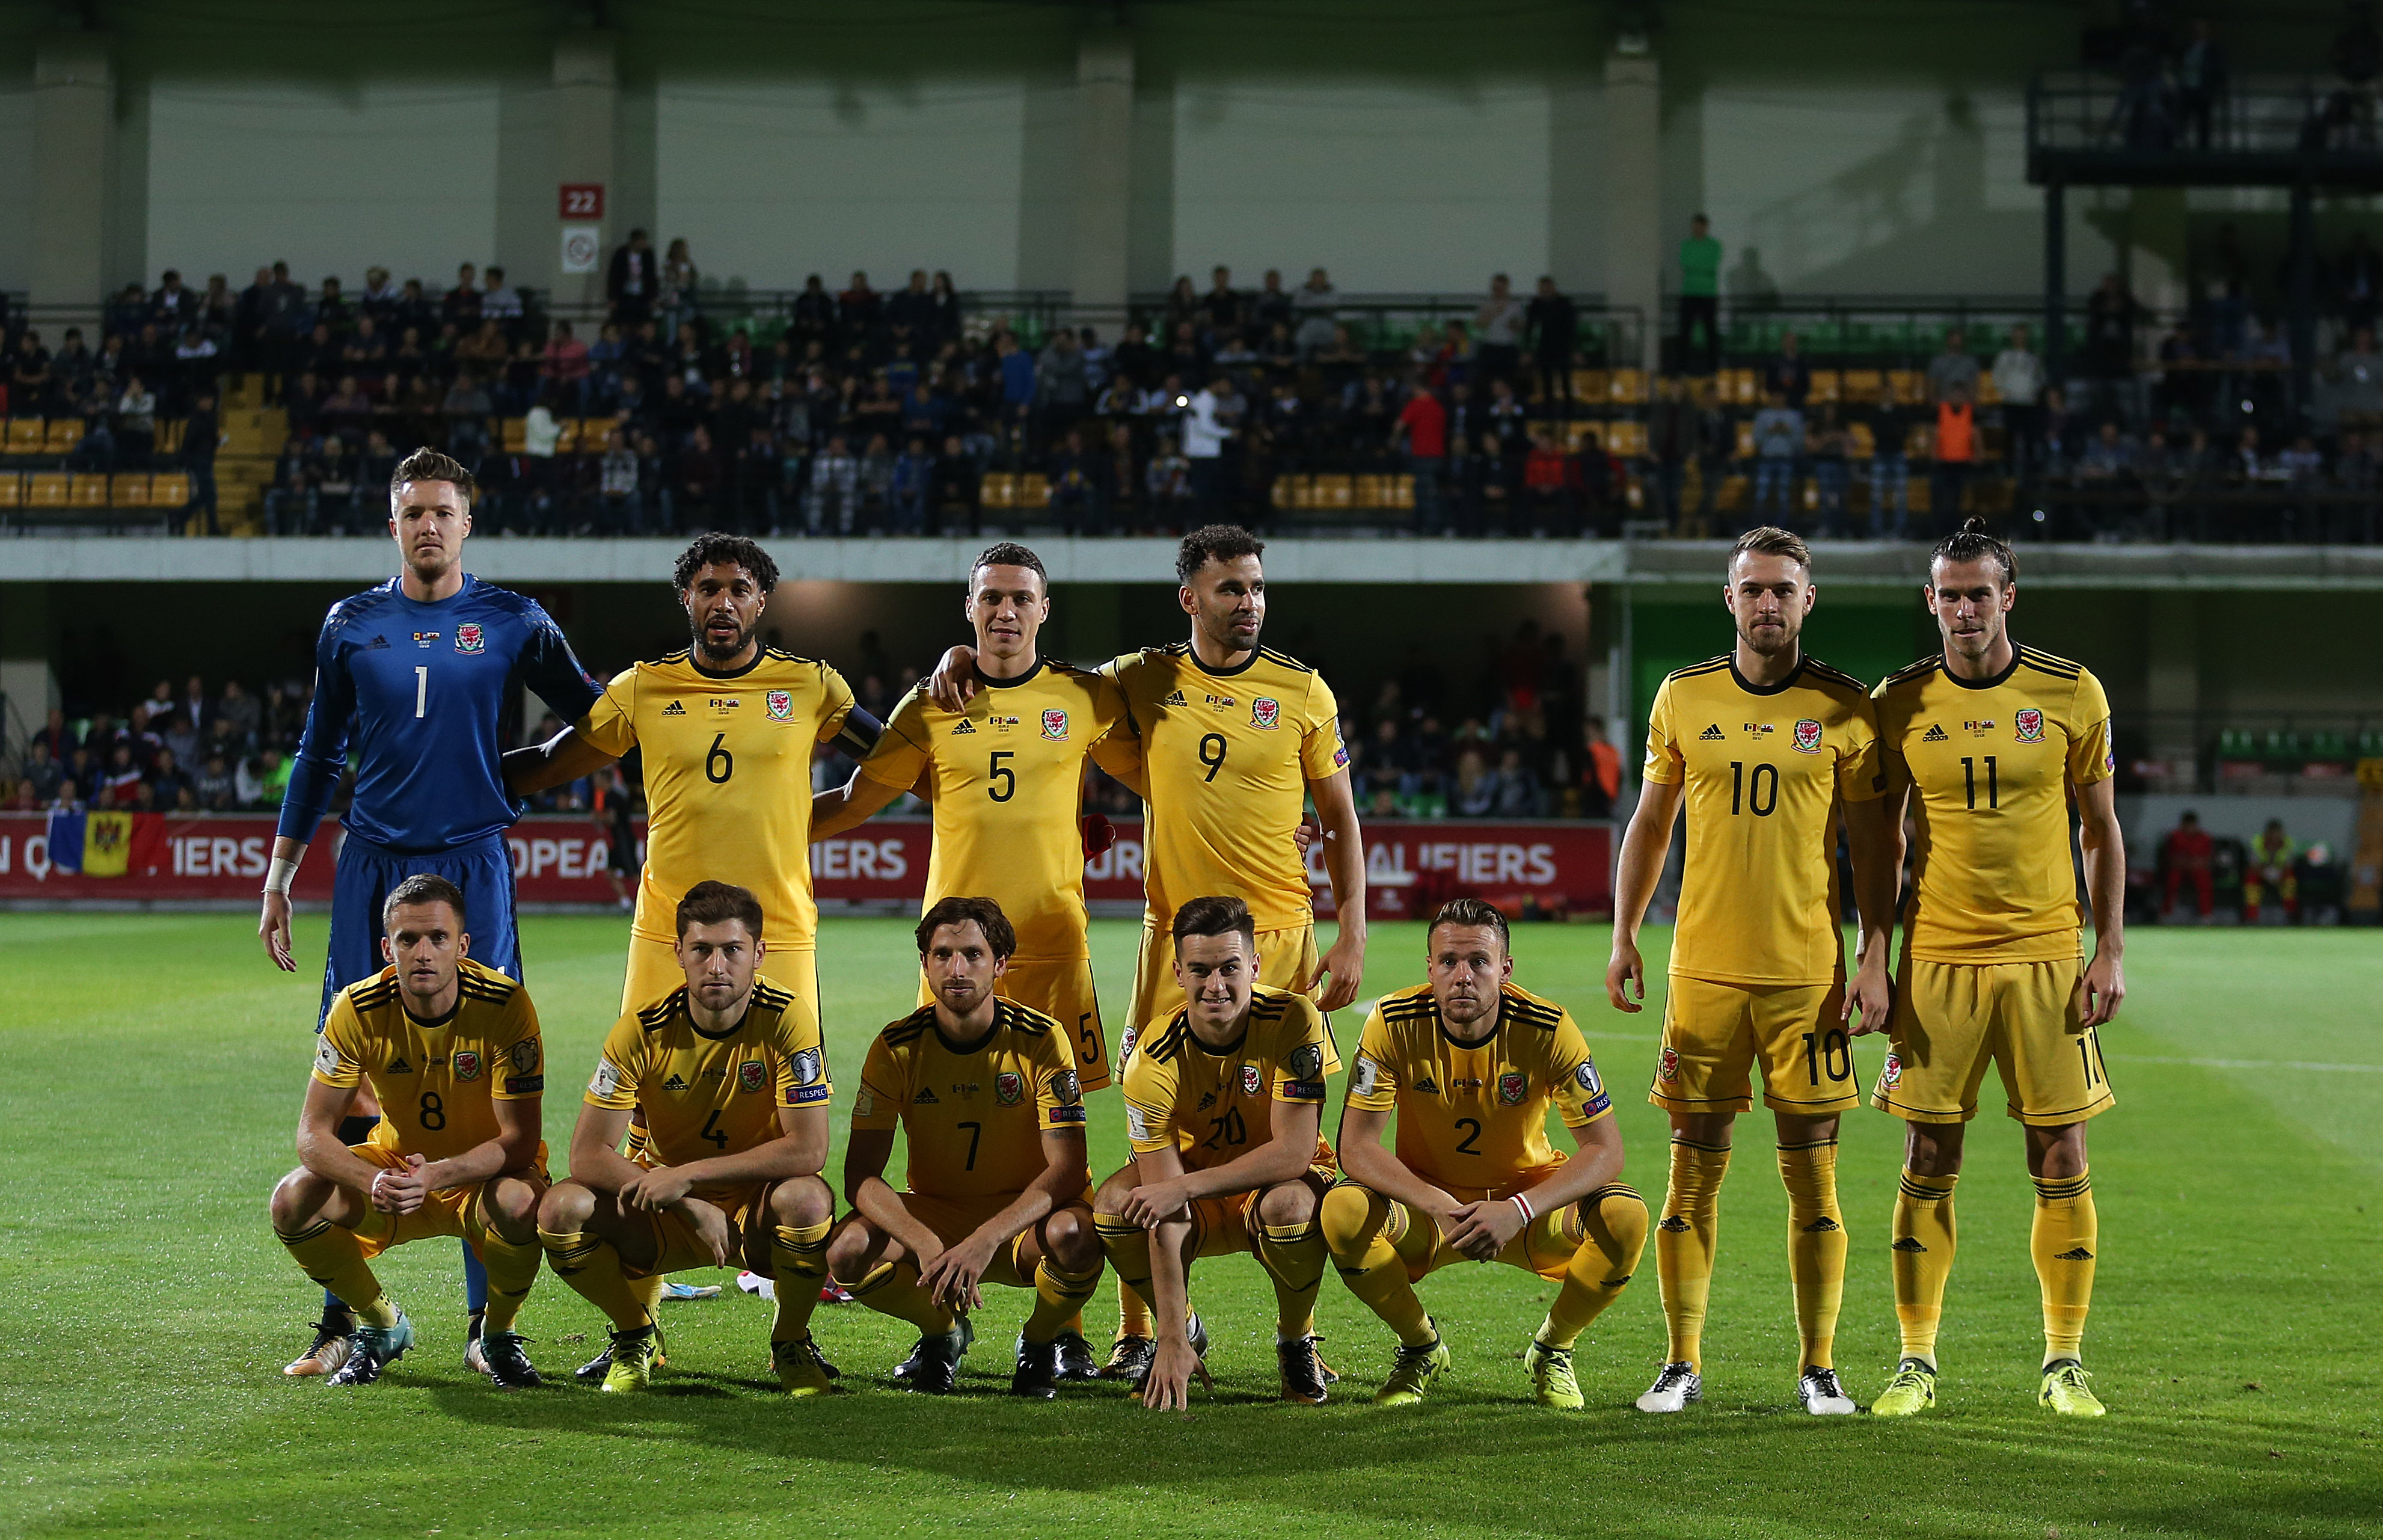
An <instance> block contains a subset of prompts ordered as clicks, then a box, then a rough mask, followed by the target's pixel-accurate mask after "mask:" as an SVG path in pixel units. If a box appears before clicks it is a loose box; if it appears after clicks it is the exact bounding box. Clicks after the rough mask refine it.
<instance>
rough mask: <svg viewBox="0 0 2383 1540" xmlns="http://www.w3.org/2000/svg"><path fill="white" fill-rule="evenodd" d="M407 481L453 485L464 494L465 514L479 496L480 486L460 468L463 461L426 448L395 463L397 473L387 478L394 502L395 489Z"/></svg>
mask: <svg viewBox="0 0 2383 1540" xmlns="http://www.w3.org/2000/svg"><path fill="white" fill-rule="evenodd" d="M409 481H445V482H451V483H453V484H454V486H455V487H456V489H457V490H459V491H461V492H462V493H463V507H464V508H465V509H466V510H467V511H468V510H469V509H470V508H471V506H472V503H473V501H474V499H477V498H478V497H479V495H480V484H479V483H478V482H476V481H475V480H473V479H472V473H471V472H469V471H467V470H465V469H463V462H462V461H460V460H457V459H455V458H454V457H453V456H452V455H446V454H441V453H439V452H438V450H434V449H431V448H429V447H428V446H427V445H425V446H424V447H423V448H421V449H418V450H414V452H413V453H412V454H409V455H407V456H406V457H405V458H404V459H403V460H401V461H399V462H397V469H396V471H394V472H393V473H391V474H390V475H389V496H390V498H391V499H394V498H395V497H396V496H397V489H398V488H399V487H402V486H404V485H405V484H406V483H407V482H409Z"/></svg>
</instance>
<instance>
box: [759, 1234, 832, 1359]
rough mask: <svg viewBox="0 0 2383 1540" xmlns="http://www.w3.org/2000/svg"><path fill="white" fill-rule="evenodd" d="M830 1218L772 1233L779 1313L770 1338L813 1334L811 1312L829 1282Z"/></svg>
mask: <svg viewBox="0 0 2383 1540" xmlns="http://www.w3.org/2000/svg"><path fill="white" fill-rule="evenodd" d="M831 1228H833V1226H831V1225H830V1224H829V1223H828V1222H827V1221H825V1220H821V1222H820V1223H818V1224H816V1225H780V1226H776V1227H775V1229H774V1230H773V1231H772V1234H771V1237H770V1264H771V1266H772V1267H773V1268H775V1269H776V1270H777V1274H778V1276H777V1279H776V1283H777V1291H776V1292H777V1296H778V1313H777V1314H776V1315H775V1316H774V1317H772V1320H771V1322H770V1340H771V1341H772V1342H799V1341H801V1340H802V1339H803V1338H804V1337H809V1336H810V1334H811V1312H813V1311H815V1310H817V1309H818V1308H819V1298H820V1288H821V1286H822V1285H823V1284H825V1283H826V1282H827V1232H828V1231H829V1230H830V1229H831Z"/></svg>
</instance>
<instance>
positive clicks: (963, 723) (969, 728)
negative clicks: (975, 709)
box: [952, 717, 976, 738]
mask: <svg viewBox="0 0 2383 1540" xmlns="http://www.w3.org/2000/svg"><path fill="white" fill-rule="evenodd" d="M975 731H976V723H974V722H972V721H969V720H968V719H967V718H965V717H963V718H961V719H960V720H959V721H957V722H955V723H953V724H952V736H953V737H955V738H957V737H958V736H959V735H960V734H961V733H974V732H975Z"/></svg>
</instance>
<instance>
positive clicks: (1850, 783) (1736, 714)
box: [1605, 529, 1895, 1413]
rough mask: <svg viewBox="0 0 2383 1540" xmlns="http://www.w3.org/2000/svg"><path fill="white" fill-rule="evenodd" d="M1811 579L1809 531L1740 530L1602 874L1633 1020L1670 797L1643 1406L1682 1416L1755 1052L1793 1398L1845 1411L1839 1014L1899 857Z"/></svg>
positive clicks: (1843, 1063) (1862, 984)
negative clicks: (1786, 1288) (1815, 633)
mask: <svg viewBox="0 0 2383 1540" xmlns="http://www.w3.org/2000/svg"><path fill="white" fill-rule="evenodd" d="M1819 592H1820V591H1819V589H1818V588H1817V587H1815V586H1814V585H1813V583H1812V566H1811V554H1810V552H1809V551H1808V550H1807V549H1806V548H1805V547H1804V543H1803V541H1801V540H1799V539H1797V537H1796V536H1793V535H1791V534H1789V533H1787V532H1786V531H1785V530H1781V529H1757V530H1754V531H1751V532H1750V533H1748V534H1747V535H1746V536H1744V537H1743V538H1741V539H1740V540H1739V541H1738V543H1737V548H1736V549H1735V550H1734V551H1733V552H1731V554H1730V559H1729V564H1728V571H1727V581H1726V582H1725V583H1724V585H1722V604H1723V605H1724V606H1725V607H1726V608H1727V609H1728V610H1729V612H1730V614H1731V616H1732V618H1733V619H1734V620H1735V622H1736V626H1737V640H1736V645H1735V647H1734V648H1733V649H1732V650H1731V651H1729V652H1727V653H1725V654H1723V655H1722V656H1721V657H1719V658H1714V659H1708V660H1707V661H1705V662H1702V663H1698V664H1695V665H1693V666H1691V667H1689V668H1685V669H1682V670H1679V671H1677V672H1675V673H1673V674H1672V675H1671V676H1670V677H1669V678H1667V679H1665V680H1664V681H1663V683H1662V685H1661V688H1659V689H1658V690H1657V691H1656V693H1655V701H1654V706H1653V709H1652V711H1651V713H1650V714H1649V717H1648V724H1647V764H1646V770H1645V787H1644V790H1643V792H1642V793H1641V795H1640V796H1639V800H1638V808H1637V811H1636V813H1635V814H1634V815H1632V817H1631V820H1630V829H1629V832H1628V833H1627V834H1626V835H1625V836H1624V840H1623V844H1622V858H1621V861H1620V863H1619V865H1618V867H1617V869H1616V872H1615V877H1614V906H1613V958H1612V961H1611V964H1610V965H1609V967H1607V970H1606V976H1605V984H1606V992H1607V996H1608V998H1609V1000H1610V1001H1611V1004H1612V1005H1613V1006H1614V1008H1615V1009H1617V1010H1621V1011H1625V1012H1636V1011H1637V1010H1638V1009H1639V1008H1640V1005H1639V1002H1640V1001H1643V1000H1644V999H1645V998H1646V988H1647V986H1646V970H1645V965H1644V964H1643V963H1642V962H1641V961H1640V959H1639V955H1638V927H1639V923H1640V921H1641V920H1642V919H1644V918H1645V917H1646V913H1647V904H1648V899H1649V898H1650V897H1651V896H1652V895H1653V893H1654V890H1655V880H1656V878H1657V876H1658V875H1660V873H1661V869H1662V865H1663V858H1664V855H1665V853H1666V851H1667V850H1668V849H1669V848H1670V845H1671V841H1672V828H1673V823H1674V821H1675V820H1676V819H1678V818H1679V816H1680V809H1681V807H1682V805H1683V804H1684V803H1685V806H1686V807H1687V814H1688V820H1687V821H1688V850H1687V862H1686V865H1685V868H1684V869H1683V873H1682V876H1681V880H1680V909H1679V926H1678V930H1677V931H1676V932H1675V933H1674V935H1673V941H1672V958H1671V979H1670V989H1669V992H1668V994H1667V997H1666V999H1665V1002H1664V1006H1663V1043H1662V1050H1661V1057H1660V1058H1659V1060H1658V1061H1657V1065H1656V1068H1655V1079H1654V1086H1653V1089H1652V1090H1651V1091H1650V1092H1649V1093H1648V1100H1649V1101H1651V1102H1653V1103H1655V1104H1656V1105H1657V1106H1659V1107H1661V1108H1663V1109H1664V1110H1665V1111H1666V1112H1668V1113H1670V1114H1671V1118H1672V1171H1671V1182H1670V1189H1669V1191H1668V1192H1667V1193H1666V1195H1665V1198H1664V1201H1663V1219H1662V1223H1661V1225H1660V1226H1658V1227H1657V1229H1656V1233H1655V1257H1656V1263H1657V1266H1658V1268H1659V1270H1660V1272H1661V1275H1662V1281H1663V1314H1664V1319H1665V1322H1666V1324H1668V1326H1669V1328H1670V1337H1671V1343H1670V1349H1669V1350H1668V1351H1667V1352H1666V1354H1665V1355H1664V1364H1663V1368H1662V1370H1661V1373H1660V1374H1658V1375H1657V1377H1656V1380H1655V1384H1654V1385H1653V1386H1652V1387H1650V1388H1649V1389H1648V1392H1647V1394H1646V1395H1644V1396H1642V1397H1640V1398H1639V1400H1638V1408H1639V1410H1640V1411H1681V1410H1683V1409H1684V1408H1685V1406H1686V1405H1687V1403H1688V1402H1690V1401H1692V1400H1696V1399H1698V1398H1699V1397H1700V1396H1701V1394H1702V1388H1703V1382H1702V1378H1701V1376H1702V1374H1703V1346H1702V1338H1703V1332H1704V1318H1705V1300H1706V1296H1707V1290H1708V1287H1709V1285H1710V1279H1711V1276H1712V1263H1713V1247H1714V1220H1715V1214H1716V1213H1717V1211H1718V1205H1719V1201H1720V1195H1721V1182H1722V1173H1723V1172H1724V1171H1725V1170H1726V1169H1727V1167H1728V1164H1729V1155H1730V1132H1731V1126H1732V1124H1733V1123H1734V1122H1735V1118H1736V1116H1737V1115H1738V1114H1739V1113H1742V1112H1746V1111H1747V1110H1749V1109H1750V1108H1751V1107H1752V1106H1753V1104H1754V1096H1753V1093H1754V1086H1753V1078H1752V1071H1753V1066H1754V1064H1755V1061H1756V1060H1758V1059H1759V1060H1760V1061H1761V1065H1762V1078H1763V1097H1762V1099H1763V1101H1764V1103H1766V1104H1767V1105H1768V1106H1769V1107H1770V1108H1771V1111H1772V1115H1774V1116H1775V1118H1776V1119H1777V1122H1778V1129H1779V1174H1780V1178H1781V1180H1782V1181H1784V1183H1785V1184H1786V1188H1787V1194H1788V1209H1789V1219H1788V1227H1787V1256H1788V1266H1789V1272H1790V1274H1791V1275H1793V1277H1794V1279H1795V1294H1796V1322H1797V1338H1798V1341H1797V1361H1796V1366H1795V1367H1796V1369H1797V1395H1798V1398H1800V1399H1801V1401H1802V1402H1803V1404H1804V1407H1805V1410H1807V1411H1811V1412H1815V1413H1844V1412H1850V1411H1853V1410H1854V1403H1853V1402H1852V1400H1851V1399H1850V1398H1847V1397H1846V1394H1845V1392H1844V1390H1843V1388H1842V1387H1841V1386H1838V1384H1837V1381H1836V1374H1835V1366H1834V1358H1833V1356H1832V1355H1833V1351H1834V1338H1835V1335H1836V1320H1837V1311H1838V1304H1839V1300H1840V1298H1841V1296H1842V1294H1843V1292H1844V1284H1845V1256H1846V1232H1845V1226H1844V1222H1843V1220H1842V1218H1841V1217H1840V1216H1839V1214H1838V1212H1837V1200H1836V1140H1837V1118H1838V1116H1839V1115H1840V1114H1842V1113H1844V1112H1845V1111H1846V1110H1847V1109H1848V1108H1851V1107H1855V1106H1858V1105H1859V1104H1860V1097H1861V1092H1860V1087H1859V1086H1858V1084H1857V1082H1856V1080H1855V1078H1854V1068H1853V1053H1852V1051H1851V1048H1850V1046H1849V1036H1848V1033H1849V1028H1850V1026H1851V1025H1852V1024H1851V1023H1850V1022H1849V1020H1848V1017H1849V1016H1850V1015H1851V1014H1852V1013H1853V1012H1854V1011H1855V1010H1856V1009H1857V1008H1858V1009H1859V1011H1860V1012H1861V1019H1862V1022H1863V1023H1864V1024H1868V1025H1876V1024H1877V1023H1879V1022H1882V1021H1883V1020H1884V1019H1885V1015H1886V1009H1887V976H1886V943H1885V937H1886V928H1887V926H1888V924H1889V923H1890V922H1891V916H1890V915H1889V913H1888V910H1889V909H1890V908H1891V906H1893V904H1894V898H1895V887H1894V881H1895V877H1894V874H1895V865H1894V862H1893V860H1892V858H1891V857H1890V856H1888V855H1887V854H1886V829H1885V820H1884V818H1883V813H1882V809H1883V807H1884V804H1883V802H1882V801H1881V800H1880V796H1881V791H1882V787H1881V783H1880V779H1879V764H1878V742H1877V740H1878V733H1877V730H1876V728H1875V726H1874V719H1873V717H1872V715H1871V704H1870V699H1869V692H1868V691H1867V690H1865V689H1864V688H1863V687H1862V685H1861V684H1860V682H1859V681H1858V680H1856V679H1854V678H1853V677H1851V676H1850V675H1847V674H1843V673H1840V672H1838V671H1836V670H1834V669H1832V668H1830V667H1829V666H1828V665H1827V664H1825V663H1822V662H1821V661H1820V660H1819V659H1814V658H1810V657H1808V656H1806V654H1805V653H1804V650H1803V646H1802V642H1801V636H1802V634H1803V629H1804V618H1805V616H1806V615H1808V614H1809V613H1810V611H1811V609H1812V606H1813V604H1814V603H1815V601H1816V599H1817V598H1818V595H1819ZM1840 818H1842V819H1843V820H1844V823H1845V828H1846V835H1847V838H1848V840H1849V842H1850V843H1851V844H1852V848H1853V857H1854V875H1855V882H1856V887H1857V896H1858V900H1859V907H1860V911H1861V918H1862V923H1863V930H1862V935H1863V947H1862V951H1861V967H1860V972H1859V974H1858V977H1857V978H1856V979H1855V981H1854V987H1853V988H1852V990H1850V991H1847V990H1846V988H1845V987H1844V980H1845V974H1846V968H1845V960H1844V942H1843V938H1842V934H1841V932H1840V930H1839V927H1838V908H1839V902H1840V901H1839V898H1838V895H1837V893H1835V874H1836V862H1835V851H1836V826H1837V821H1838V819H1840Z"/></svg>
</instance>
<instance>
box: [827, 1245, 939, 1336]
mask: <svg viewBox="0 0 2383 1540" xmlns="http://www.w3.org/2000/svg"><path fill="white" fill-rule="evenodd" d="M852 1297H853V1298H854V1299H855V1300H858V1301H859V1302H860V1303H862V1304H864V1305H867V1306H868V1307H869V1308H870V1309H871V1310H873V1311H876V1312H879V1313H880V1314H883V1315H890V1316H892V1317H894V1319H895V1320H896V1321H908V1322H909V1323H910V1324H912V1325H914V1326H916V1327H918V1328H919V1335H920V1337H942V1336H944V1335H945V1333H947V1332H949V1331H950V1330H951V1329H952V1326H953V1324H954V1320H953V1316H952V1312H950V1311H948V1310H945V1308H944V1307H943V1306H941V1305H939V1304H937V1303H935V1301H934V1298H933V1297H932V1295H930V1294H929V1293H928V1292H927V1291H926V1290H925V1289H923V1288H920V1287H919V1269H918V1268H917V1267H916V1266H915V1265H914V1264H912V1263H908V1262H897V1263H896V1262H881V1263H878V1264H877V1265H876V1266H875V1267H874V1268H872V1269H870V1274H869V1275H868V1276H867V1277H865V1278H863V1279H861V1280H860V1281H859V1282H858V1283H857V1284H854V1285H852Z"/></svg>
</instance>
